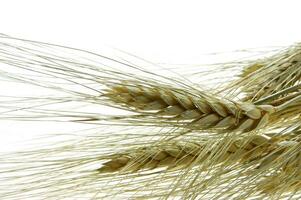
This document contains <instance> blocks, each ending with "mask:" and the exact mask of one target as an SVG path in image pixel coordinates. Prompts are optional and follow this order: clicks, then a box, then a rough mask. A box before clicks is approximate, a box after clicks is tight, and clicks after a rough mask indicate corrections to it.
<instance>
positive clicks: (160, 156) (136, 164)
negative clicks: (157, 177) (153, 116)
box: [99, 135, 277, 173]
mask: <svg viewBox="0 0 301 200" xmlns="http://www.w3.org/2000/svg"><path fill="white" fill-rule="evenodd" d="M214 142H215V141H213V140H212V141H207V142H205V143H198V142H185V143H184V142H180V141H177V142H175V141H174V142H165V143H162V144H159V145H154V146H147V147H143V148H139V149H136V150H132V151H130V152H129V153H123V154H116V155H112V157H113V158H112V159H111V160H110V161H108V162H105V163H104V164H103V166H102V167H101V168H100V169H99V172H101V173H109V172H116V171H121V172H136V171H139V170H151V169H155V168H162V167H164V168H167V170H170V169H173V170H175V169H177V170H178V169H185V168H187V167H193V166H197V165H200V164H203V163H204V162H205V163H208V160H211V161H210V162H209V163H210V165H212V163H215V164H218V163H221V162H226V161H227V163H228V164H229V163H232V164H233V163H235V162H238V161H240V162H251V161H253V160H254V159H256V158H262V157H264V156H265V155H267V154H268V153H269V152H270V151H272V150H273V149H275V148H276V146H277V145H276V144H275V143H273V142H272V140H271V139H270V138H269V137H267V136H265V135H252V136H247V137H243V138H240V139H236V140H235V141H231V142H228V145H226V147H225V142H224V141H220V142H218V143H217V144H215V145H213V144H214ZM212 145H213V146H212ZM220 149H224V151H223V152H219V150H220Z"/></svg>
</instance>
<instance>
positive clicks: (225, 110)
mask: <svg viewBox="0 0 301 200" xmlns="http://www.w3.org/2000/svg"><path fill="white" fill-rule="evenodd" d="M105 96H106V97H108V98H109V99H110V100H111V101H113V102H115V103H118V104H119V105H123V106H124V107H125V108H132V110H133V111H137V112H140V113H141V112H142V113H147V114H152V115H156V116H157V117H161V119H169V120H177V121H181V120H182V121H184V120H187V121H189V120H190V121H191V122H193V125H194V126H196V127H198V128H215V129H219V128H222V129H229V130H237V131H251V130H254V129H259V128H261V127H263V126H265V125H266V124H267V123H268V119H269V115H270V114H271V113H273V112H275V109H274V107H273V106H270V105H258V106H255V105H253V104H250V103H237V102H233V101H229V100H227V99H221V98H215V97H213V96H212V95H208V94H203V93H202V92H199V93H198V94H191V93H190V92H189V91H186V90H183V89H176V88H168V87H165V88H162V87H161V88H160V87H157V88H156V87H146V86H143V85H139V84H132V85H115V86H111V87H110V89H109V90H108V91H107V93H106V94H105Z"/></svg>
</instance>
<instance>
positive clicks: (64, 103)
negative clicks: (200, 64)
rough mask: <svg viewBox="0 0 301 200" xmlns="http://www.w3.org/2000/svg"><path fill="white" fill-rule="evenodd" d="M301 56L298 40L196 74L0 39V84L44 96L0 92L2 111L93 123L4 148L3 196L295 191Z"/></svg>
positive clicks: (7, 115) (12, 116)
mask: <svg viewBox="0 0 301 200" xmlns="http://www.w3.org/2000/svg"><path fill="white" fill-rule="evenodd" d="M300 55H301V54H300V45H295V46H292V47H290V48H286V49H284V50H282V51H278V52H277V53H276V54H275V55H272V56H270V57H267V58H263V59H260V60H255V61H254V60H252V61H251V60H250V61H245V62H244V63H236V64H237V65H236V66H234V65H232V64H231V65H230V64H229V65H227V63H224V64H220V65H218V64H216V65H215V67H214V68H212V69H206V70H204V69H202V68H197V69H194V70H193V72H194V73H196V74H198V77H200V76H201V78H200V79H199V80H197V82H195V80H194V81H192V80H190V77H189V73H187V74H186V75H182V76H181V75H178V74H177V73H172V72H170V73H169V74H168V75H166V76H163V75H162V74H163V73H160V72H162V71H164V72H166V71H172V70H170V69H165V68H160V67H158V66H156V65H152V64H150V63H146V62H144V61H142V60H139V59H137V58H136V57H135V58H134V57H130V58H129V59H113V58H111V57H108V56H104V55H99V54H96V53H92V52H89V51H84V50H80V49H75V48H69V47H63V46H59V45H54V44H48V43H42V42H36V41H29V40H24V39H19V38H13V37H9V36H6V35H0V65H1V66H3V67H1V70H0V76H1V78H2V79H1V81H3V82H5V83H7V84H8V83H16V84H21V85H22V86H30V87H33V88H42V92H43V94H40V93H34V94H29V95H24V94H22V93H21V94H20V95H19V96H18V94H17V93H16V92H15V93H14V95H2V96H1V97H0V98H1V113H0V116H1V119H6V120H7V119H9V120H30V121H34V122H35V123H39V121H41V120H43V121H60V122H68V123H70V122H71V123H84V125H86V124H89V125H91V124H92V125H93V129H89V130H88V129H87V132H89V131H91V132H89V134H84V132H82V133H79V135H78V136H74V135H73V136H74V138H72V139H70V138H68V139H67V140H64V141H56V142H55V143H51V142H50V143H46V144H45V145H46V146H44V147H43V148H36V149H33V150H24V151H21V152H12V153H8V154H4V153H3V154H1V158H0V162H1V166H0V180H2V181H3V183H2V184H0V196H1V198H3V199H24V198H31V199H41V198H45V199H70V198H71V199H75V198H87V199H95V198H96V199H106V198H107V199H112V198H113V199H114V198H116V199H118V198H119V199H120V198H130V199H139V198H143V199H147V198H150V199H156V198H162V199H163V198H164V199H169V198H170V199H173V198H181V199H186V198H187V199H248V198H250V199H254V198H263V199H264V198H286V197H291V198H292V197H293V198H298V197H300V195H301V177H300V169H301V168H300V164H301V162H300V161H301V156H300V148H301V145H300V141H301V140H300V139H301V138H300V127H301V124H300V106H301V93H300V88H301V84H300V78H301V77H300V74H301V71H300V70H299V69H301V68H300V67H301V62H300ZM128 56H129V55H128ZM127 60H131V62H130V61H127ZM132 60H134V61H132ZM135 61H137V63H140V62H144V63H145V65H147V67H145V68H143V67H140V66H137V65H134V64H133V63H134V62H135ZM226 68H227V70H228V71H231V70H234V68H235V70H237V69H239V70H240V71H241V73H240V74H238V75H237V77H235V78H233V80H227V81H226V82H224V83H223V84H222V85H221V84H220V83H221V82H222V81H221V79H222V77H221V79H217V80H216V87H207V88H206V86H205V85H202V84H200V83H202V82H205V81H206V80H209V79H210V78H209V77H208V74H217V73H220V71H222V70H226ZM211 82H212V80H211ZM217 85H218V87H217ZM88 108H90V109H88ZM91 110H92V111H91ZM70 137H71V136H70ZM47 145H48V146H47Z"/></svg>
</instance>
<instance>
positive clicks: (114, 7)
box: [0, 0, 301, 149]
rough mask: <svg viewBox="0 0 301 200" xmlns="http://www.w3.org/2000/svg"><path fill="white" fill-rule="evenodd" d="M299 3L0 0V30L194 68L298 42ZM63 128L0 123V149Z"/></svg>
mask: <svg viewBox="0 0 301 200" xmlns="http://www.w3.org/2000/svg"><path fill="white" fill-rule="evenodd" d="M300 5H301V2H300V1H298V0H296V1H290V0H283V1H277V0H271V1H268V0H251V1H241V0H237V1H233V0H232V1H231V0H220V1H217V0H208V1H200V0H199V1H189V0H185V1H176V0H165V1H163V0H151V1H142V0H137V1H134V0H127V1H125V0H120V1H116V0H107V1H101V0H94V1H92V0H82V1H76V0H65V1H63V0H49V1H41V0H36V1H34V0H26V1H24V0H19V1H17V0H7V1H5V0H1V1H0V32H2V33H4V34H8V35H11V36H15V37H20V38H25V39H32V40H38V41H44V42H50V43H57V44H61V45H66V46H72V47H77V48H82V49H87V50H91V51H96V52H97V51H98V49H99V47H100V46H102V45H108V46H111V47H115V48H118V49H121V50H124V51H127V52H130V53H133V54H135V55H138V56H140V57H143V58H145V59H148V60H151V61H154V62H165V63H189V62H190V63H193V62H195V61H194V60H197V58H198V57H199V56H200V55H201V54H204V53H206V52H209V53H211V52H220V51H232V50H235V49H241V48H254V47H265V46H278V45H286V44H292V43H295V42H299V41H301V25H300V19H301V6H300ZM1 84H2V83H1ZM18 90H20V88H15V91H16V93H17V92H18ZM65 128H66V126H64V127H60V125H53V126H49V125H48V127H47V126H46V125H44V124H42V123H41V124H38V125H37V124H36V123H29V122H25V123H20V122H6V121H2V120H1V121H0V132H1V133H0V139H1V140H0V144H1V145H0V146H1V149H7V148H11V147H13V146H11V145H8V144H11V143H12V142H15V141H19V140H28V139H29V140H30V139H31V135H32V134H33V133H43V132H44V131H45V130H47V131H53V132H55V131H56V130H61V131H62V132H63V131H64V130H65ZM12 149H13V148H12Z"/></svg>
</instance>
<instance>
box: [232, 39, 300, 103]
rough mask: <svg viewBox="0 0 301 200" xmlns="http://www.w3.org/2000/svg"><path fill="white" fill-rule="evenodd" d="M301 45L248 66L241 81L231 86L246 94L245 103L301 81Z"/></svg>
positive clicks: (241, 76)
mask: <svg viewBox="0 0 301 200" xmlns="http://www.w3.org/2000/svg"><path fill="white" fill-rule="evenodd" d="M300 66H301V48H300V44H297V45H295V46H292V47H290V48H288V49H285V50H283V51H282V52H278V53H277V54H275V55H274V56H270V57H268V58H265V59H261V60H258V61H255V62H253V63H252V64H250V65H249V66H247V67H246V68H245V69H244V70H243V72H242V74H241V75H240V79H239V80H238V81H235V82H234V84H230V85H231V87H233V88H234V90H236V89H237V88H240V89H241V91H240V92H244V93H245V97H244V101H256V100H259V99H260V98H263V97H266V96H269V95H271V94H274V93H276V92H278V91H281V90H283V89H285V88H288V87H290V86H292V85H294V84H296V83H297V82H299V81H300V77H301V71H300Z"/></svg>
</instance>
